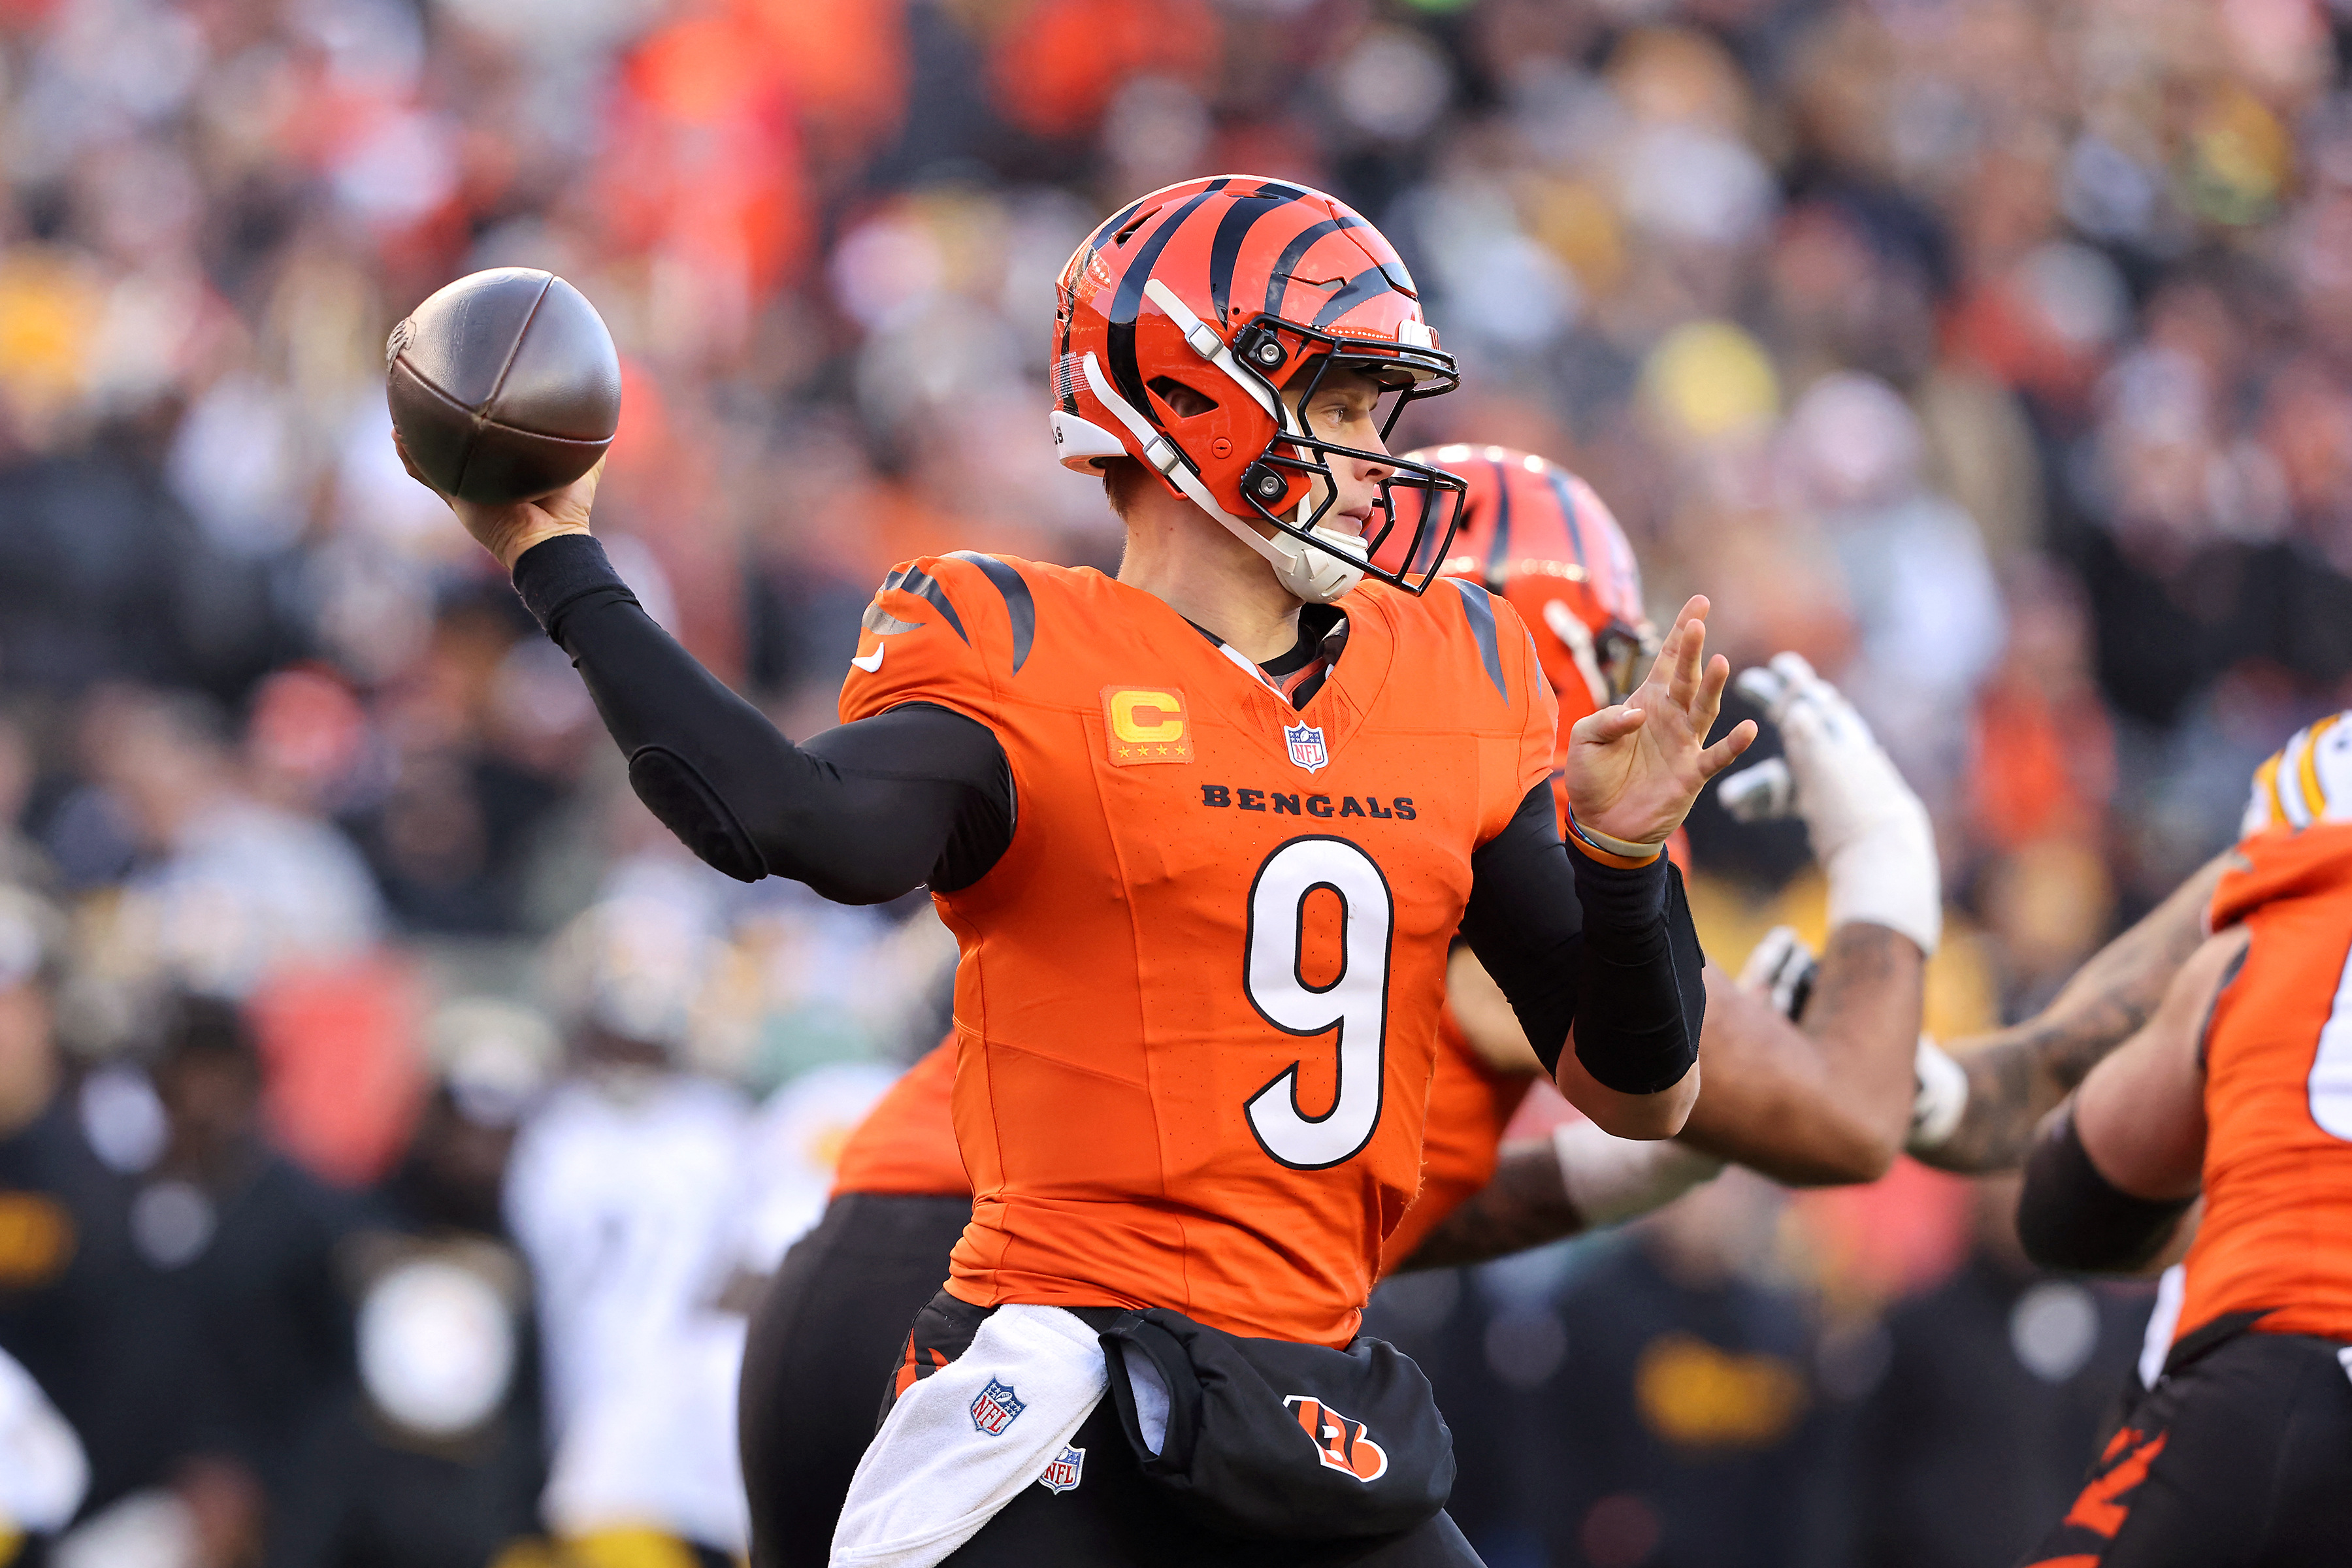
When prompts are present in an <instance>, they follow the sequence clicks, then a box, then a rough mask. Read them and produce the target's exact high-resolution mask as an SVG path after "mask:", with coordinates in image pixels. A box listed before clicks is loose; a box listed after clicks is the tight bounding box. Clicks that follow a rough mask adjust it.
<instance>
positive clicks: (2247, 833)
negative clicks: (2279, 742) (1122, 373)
mask: <svg viewBox="0 0 2352 1568" xmlns="http://www.w3.org/2000/svg"><path fill="white" fill-rule="evenodd" d="M2315 822H2352V712H2345V713H2331V714H2329V715H2328V716H2327V717H2326V718H2325V719H2322V720H2320V721H2318V722H2317V723H2315V724H2308V725H2305V727H2304V728H2302V729H2300V730H2297V731H2295V732H2294V734H2293V735H2292V736H2290V737H2288V740H2287V743H2286V744H2285V746H2284V747H2283V748H2282V749H2281V750H2280V751H2279V752H2278V753H2277V755H2275V756H2273V757H2272V758H2271V759H2270V760H2269V761H2268V762H2266V763H2263V765H2262V766H2261V767H2258V768H2256V769H2255V770H2254V789H2253V795H2252V798H2251V799H2250V800H2248V801H2247V802H2246V816H2245V819H2244V820H2243V821H2242V822H2241V823H2240V824H2239V826H2238V836H2239V837H2242V838H2245V837H2252V836H2253V835H2254V834H2257V833H2260V832H2262V831H2263V829H2264V828H2269V827H2278V826H2288V827H2296V828H2302V827H2308V826H2311V825H2312V824H2313V823H2315Z"/></svg>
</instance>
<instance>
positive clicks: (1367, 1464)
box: [1283, 1394, 1389, 1484]
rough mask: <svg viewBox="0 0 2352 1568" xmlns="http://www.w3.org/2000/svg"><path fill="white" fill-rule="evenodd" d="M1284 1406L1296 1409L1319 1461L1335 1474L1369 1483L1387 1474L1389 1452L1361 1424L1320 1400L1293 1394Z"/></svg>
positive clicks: (1300, 1423)
mask: <svg viewBox="0 0 2352 1568" xmlns="http://www.w3.org/2000/svg"><path fill="white" fill-rule="evenodd" d="M1283 1404H1285V1405H1296V1406H1297V1413H1298V1425H1299V1427H1300V1429H1301V1430H1303V1431H1304V1432H1305V1433H1306V1434H1307V1438H1308V1440H1309V1441H1311V1442H1312V1443H1314V1445H1315V1455H1316V1458H1319V1459H1321V1460H1322V1461H1323V1463H1324V1464H1325V1465H1326V1466H1328V1467H1329V1468H1332V1469H1335V1470H1345V1471H1346V1472H1347V1473H1348V1474H1349V1475H1351V1476H1353V1477H1355V1478H1356V1479H1358V1480H1360V1481H1363V1482H1366V1483H1368V1484H1369V1483H1370V1482H1372V1481H1376V1480H1379V1479H1381V1477H1382V1476H1383V1475H1386V1474H1387V1473H1388V1468H1389V1456H1388V1450H1387V1449H1385V1448H1383V1447H1381V1446H1380V1445H1379V1444H1378V1443H1375V1442H1373V1441H1372V1439H1371V1436H1370V1434H1369V1433H1367V1432H1366V1431H1365V1430H1364V1424H1363V1423H1362V1422H1360V1421H1350V1420H1349V1419H1348V1418H1347V1417H1346V1416H1345V1415H1340V1414H1339V1412H1338V1411H1336V1410H1334V1409H1332V1408H1331V1407H1330V1406H1329V1405H1326V1404H1324V1403H1323V1402H1322V1401H1321V1400H1319V1399H1316V1398H1314V1397H1312V1396H1310V1395H1307V1394H1292V1395H1291V1396H1290V1397H1289V1398H1287V1399H1285V1400H1284V1401H1283Z"/></svg>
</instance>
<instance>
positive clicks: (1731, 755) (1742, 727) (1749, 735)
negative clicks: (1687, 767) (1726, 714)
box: [1698, 719, 1756, 781]
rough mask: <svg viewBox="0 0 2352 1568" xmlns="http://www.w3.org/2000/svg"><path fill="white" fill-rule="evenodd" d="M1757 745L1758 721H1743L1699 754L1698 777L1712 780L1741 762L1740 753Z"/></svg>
mask: <svg viewBox="0 0 2352 1568" xmlns="http://www.w3.org/2000/svg"><path fill="white" fill-rule="evenodd" d="M1755 743H1756V721H1755V720H1753V719H1742V720H1741V721H1739V724H1738V728H1737V729H1735V730H1733V731H1731V733H1730V734H1728V735H1726V736H1725V737H1724V738H1723V739H1722V740H1720V741H1717V742H1716V743H1715V744H1714V745H1712V746H1709V747H1708V748H1707V749H1706V751H1704V752H1700V753H1699V754H1698V776H1699V778H1700V779H1701V780H1702V781H1705V780H1707V779H1711V778H1713V777H1714V776H1715V775H1716V774H1717V773H1721V772H1722V771H1723V770H1724V769H1726V768H1727V767H1729V766H1730V765H1731V764H1732V763H1736V762H1738V760H1739V753H1740V752H1744V751H1746V750H1747V749H1748V747H1750V746H1752V745H1754V744H1755Z"/></svg>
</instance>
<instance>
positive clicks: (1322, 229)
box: [1265, 217, 1364, 316]
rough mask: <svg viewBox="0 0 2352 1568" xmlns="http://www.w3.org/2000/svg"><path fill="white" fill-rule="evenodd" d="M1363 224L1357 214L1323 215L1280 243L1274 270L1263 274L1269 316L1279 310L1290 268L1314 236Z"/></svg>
mask: <svg viewBox="0 0 2352 1568" xmlns="http://www.w3.org/2000/svg"><path fill="white" fill-rule="evenodd" d="M1363 226H1364V220H1363V219H1361V218H1354V217H1327V218H1325V219H1323V220H1322V221H1321V222H1320V223H1310V224H1308V225H1307V226H1306V227H1305V228H1302V229H1300V230H1299V231H1298V233H1297V235H1296V236H1295V237H1292V239H1291V241H1290V243H1289V244H1288V245H1286V246H1284V247H1282V254H1281V255H1280V256H1279V257H1277V258H1276V259H1275V263H1274V270H1273V271H1272V272H1269V273H1267V274H1266V279H1265V313H1266V314H1267V315H1269V316H1276V315H1280V314H1281V313H1282V294H1283V290H1284V289H1286V288H1288V287H1289V285H1290V269H1291V268H1294V267H1296V266H1297V265H1298V264H1299V262H1300V261H1302V260H1303V259H1305V258H1306V256H1307V252H1308V251H1310V250H1312V249H1314V248H1315V242H1316V241H1317V240H1318V239H1320V238H1322V237H1324V236H1325V235H1327V234H1337V233H1339V231H1340V230H1341V229H1343V228H1361V227H1363Z"/></svg>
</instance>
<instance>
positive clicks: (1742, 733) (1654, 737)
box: [1567, 594, 1756, 845]
mask: <svg viewBox="0 0 2352 1568" xmlns="http://www.w3.org/2000/svg"><path fill="white" fill-rule="evenodd" d="M1707 609H1708V605H1707V602H1706V595H1703V594H1695V595H1692V596H1691V600H1690V603H1688V604H1686V605H1684V606H1683V609H1682V614H1681V615H1680V616H1676V617H1675V629H1674V630H1673V631H1671V632H1669V633H1668V634H1666V640H1665V643H1664V646H1663V647H1660V648H1659V649H1658V658H1657V661H1656V662H1655V663H1654V664H1652V665H1651V666H1650V673H1649V675H1648V677H1647V678H1646V679H1643V682H1642V686H1641V689H1639V690H1637V691H1635V692H1634V693H1633V696H1631V697H1629V698H1627V699H1626V700H1624V701H1623V702H1622V703H1619V704H1618V705H1617V706H1615V707H1613V708H1603V709H1602V710H1601V711H1599V712H1598V713H1588V714H1586V715H1585V716H1584V717H1583V718H1581V719H1580V720H1578V721H1576V727H1575V728H1574V729H1572V730H1570V731H1569V747H1568V768H1567V773H1568V802H1569V805H1570V806H1572V807H1574V808H1575V811H1576V819H1577V821H1578V822H1580V823H1581V824H1583V825H1584V826H1586V827H1588V828H1591V829H1593V830H1594V831H1596V832H1598V833H1601V834H1605V835H1607V836H1608V837H1612V838H1618V839H1622V840H1624V841H1626V842H1627V843H1631V844H1645V845H1646V844H1664V842H1665V841H1666V838H1667V837H1668V836H1669V835H1671V834H1672V833H1673V832H1674V830H1675V828H1677V827H1679V826H1682V821H1683V818H1684V817H1685V816H1687V815H1688V814H1689V812H1690V808H1691V802H1693V801H1694V800H1696V799H1697V798H1698V792H1699V789H1700V786H1702V785H1704V784H1706V781H1707V780H1709V779H1711V778H1713V777H1714V776H1715V775H1716V774H1717V773H1721V772H1722V771H1723V770H1724V769H1725V768H1727V767H1729V766H1730V765H1731V763H1733V762H1734V761H1735V760H1736V759H1737V758H1738V755H1739V753H1740V752H1744V751H1746V750H1747V749H1748V745H1749V744H1750V743H1751V742H1754V741H1755V739H1756V724H1755V721H1753V720H1742V721H1740V724H1739V727H1738V729H1736V730H1734V731H1731V733H1730V734H1728V735H1726V736H1725V737H1724V738H1723V739H1722V740H1720V741H1717V742H1716V743H1715V744H1714V745H1712V746H1710V745H1707V744H1706V732H1707V731H1708V730H1710V729H1712V728H1713V727H1714V725H1715V718H1716V714H1717V712H1718V711H1720V710H1721V709H1722V707H1723V688H1724V684H1725V683H1726V682H1727V681H1728V680H1729V679H1731V665H1730V663H1729V661H1727V659H1725V658H1724V657H1723V656H1722V655H1721V654H1717V655H1716V656H1715V658H1713V659H1711V660H1710V659H1708V658H1707V657H1706V612H1707Z"/></svg>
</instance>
